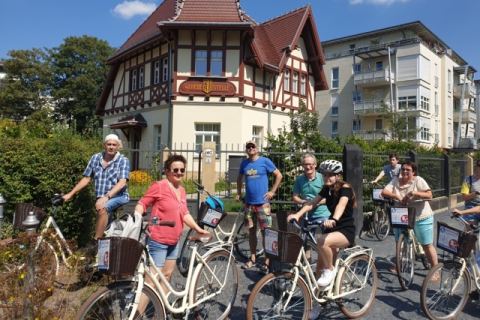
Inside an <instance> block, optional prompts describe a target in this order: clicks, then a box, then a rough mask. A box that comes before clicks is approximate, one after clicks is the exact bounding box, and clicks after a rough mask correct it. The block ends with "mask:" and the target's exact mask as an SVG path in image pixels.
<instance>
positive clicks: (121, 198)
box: [105, 193, 130, 215]
mask: <svg viewBox="0 0 480 320" xmlns="http://www.w3.org/2000/svg"><path fill="white" fill-rule="evenodd" d="M129 201H130V198H129V197H128V194H125V193H124V194H121V195H118V196H115V197H113V198H111V199H110V200H108V201H107V203H106V204H105V209H106V210H107V212H108V215H111V214H112V213H113V212H115V210H117V209H118V208H120V207H121V206H123V205H125V204H127V203H128V202H129Z"/></svg>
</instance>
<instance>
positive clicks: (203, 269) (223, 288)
mask: <svg viewBox="0 0 480 320" xmlns="http://www.w3.org/2000/svg"><path fill="white" fill-rule="evenodd" d="M193 279H194V280H193V288H194V289H193V290H194V301H199V300H201V299H206V300H205V301H204V302H203V303H201V304H200V305H198V306H197V307H196V308H195V310H194V311H195V318H196V319H226V318H227V317H228V315H229V314H230V311H231V310H232V307H233V304H234V302H235V298H236V296H237V289H238V270H237V266H236V264H235V259H234V258H233V256H231V255H230V253H229V252H227V251H225V250H221V251H216V252H213V253H212V254H209V255H208V256H207V257H205V265H200V266H199V269H197V270H196V273H195V275H194V278H193ZM210 295H213V296H212V297H211V298H207V297H208V296H210Z"/></svg>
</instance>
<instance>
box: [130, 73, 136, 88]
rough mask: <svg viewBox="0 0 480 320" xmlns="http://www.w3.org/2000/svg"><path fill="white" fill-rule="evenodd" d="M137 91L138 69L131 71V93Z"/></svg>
mask: <svg viewBox="0 0 480 320" xmlns="http://www.w3.org/2000/svg"><path fill="white" fill-rule="evenodd" d="M135 90H137V69H133V70H132V71H130V91H135Z"/></svg>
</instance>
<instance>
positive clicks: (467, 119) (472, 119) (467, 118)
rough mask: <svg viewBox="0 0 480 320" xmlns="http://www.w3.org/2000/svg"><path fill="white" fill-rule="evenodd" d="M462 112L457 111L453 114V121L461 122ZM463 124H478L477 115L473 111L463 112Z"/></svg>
mask: <svg viewBox="0 0 480 320" xmlns="http://www.w3.org/2000/svg"><path fill="white" fill-rule="evenodd" d="M459 119H460V111H457V110H455V111H454V112H453V121H455V122H459ZM461 122H462V123H464V124H466V123H477V114H476V113H475V112H474V111H472V110H463V111H462V121H461Z"/></svg>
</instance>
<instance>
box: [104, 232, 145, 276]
mask: <svg viewBox="0 0 480 320" xmlns="http://www.w3.org/2000/svg"><path fill="white" fill-rule="evenodd" d="M98 247H99V251H98V261H99V269H100V270H103V271H105V272H106V273H107V274H109V275H111V276H114V277H130V276H133V275H134V273H135V270H136V268H137V265H138V262H139V261H140V257H141V255H142V251H143V248H144V247H143V245H142V244H141V243H140V242H138V241H136V240H134V239H131V238H122V237H109V238H103V239H100V240H99V246H98Z"/></svg>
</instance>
